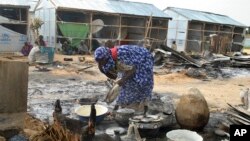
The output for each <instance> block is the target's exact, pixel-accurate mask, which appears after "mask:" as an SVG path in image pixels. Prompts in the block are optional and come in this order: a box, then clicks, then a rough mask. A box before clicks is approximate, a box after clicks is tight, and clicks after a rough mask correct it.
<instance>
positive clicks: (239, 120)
mask: <svg viewBox="0 0 250 141" xmlns="http://www.w3.org/2000/svg"><path fill="white" fill-rule="evenodd" d="M233 120H235V121H237V122H239V123H241V124H244V125H250V123H248V122H245V121H243V120H241V119H238V118H233Z"/></svg>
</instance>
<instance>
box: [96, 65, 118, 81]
mask: <svg viewBox="0 0 250 141" xmlns="http://www.w3.org/2000/svg"><path fill="white" fill-rule="evenodd" d="M98 68H99V70H100V71H101V72H102V73H103V74H105V75H106V76H107V77H108V78H110V79H114V80H115V79H116V78H117V74H116V73H115V72H111V71H109V72H107V73H105V72H104V71H103V70H102V66H101V65H98Z"/></svg>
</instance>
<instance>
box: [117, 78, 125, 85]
mask: <svg viewBox="0 0 250 141" xmlns="http://www.w3.org/2000/svg"><path fill="white" fill-rule="evenodd" d="M115 83H116V84H118V85H119V86H122V85H124V83H125V80H124V79H118V80H117V81H116V82H115Z"/></svg>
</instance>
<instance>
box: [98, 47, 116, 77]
mask: <svg viewBox="0 0 250 141" xmlns="http://www.w3.org/2000/svg"><path fill="white" fill-rule="evenodd" d="M106 59H107V60H108V61H107V63H106V64H105V65H103V66H102V70H103V71H104V72H105V73H107V72H108V71H109V70H111V69H112V68H114V67H115V61H114V60H113V59H112V56H111V53H110V50H109V48H106V47H98V48H97V49H96V50H95V60H96V61H97V62H98V61H99V60H106Z"/></svg>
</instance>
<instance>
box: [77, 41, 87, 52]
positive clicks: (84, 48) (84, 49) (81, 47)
mask: <svg viewBox="0 0 250 141" xmlns="http://www.w3.org/2000/svg"><path fill="white" fill-rule="evenodd" d="M78 54H82V55H83V54H89V49H88V47H87V45H86V44H85V41H84V40H81V42H80V45H79V47H78Z"/></svg>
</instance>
